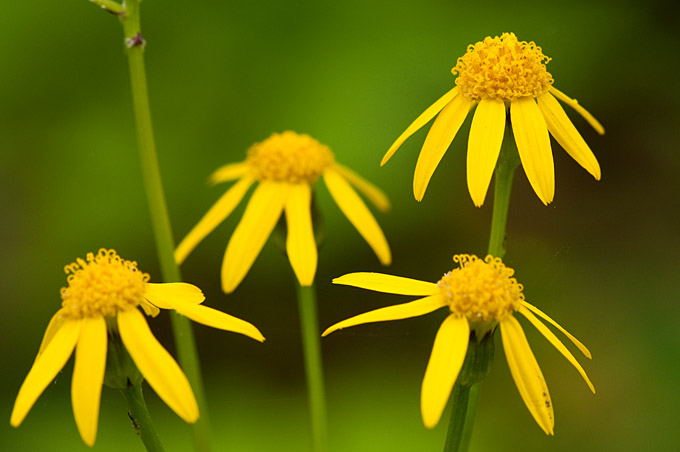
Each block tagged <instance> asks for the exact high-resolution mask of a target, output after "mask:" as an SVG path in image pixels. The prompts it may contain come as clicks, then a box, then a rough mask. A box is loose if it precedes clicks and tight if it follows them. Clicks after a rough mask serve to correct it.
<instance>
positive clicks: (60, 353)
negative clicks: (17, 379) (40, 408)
mask: <svg viewBox="0 0 680 452" xmlns="http://www.w3.org/2000/svg"><path fill="white" fill-rule="evenodd" d="M80 325H81V322H80V320H72V319H67V320H65V321H64V322H63V323H62V325H61V326H60V327H59V329H58V330H57V331H56V333H54V335H53V337H52V340H51V341H49V343H48V344H47V346H46V347H45V349H44V350H43V352H42V353H41V354H40V356H38V358H37V359H36V360H35V362H34V363H33V366H32V367H31V370H30V371H29V372H28V375H26V379H25V380H24V382H23V383H22V385H21V388H20V389H19V394H18V395H17V399H16V401H15V402H14V408H13V409H12V416H11V417H10V421H9V423H10V424H11V425H12V427H18V426H19V424H21V422H22V421H23V420H24V418H25V417H26V415H27V414H28V411H29V410H30V409H31V407H32V406H33V404H34V403H35V401H36V400H38V397H40V394H42V392H43V391H44V390H45V388H46V387H47V385H49V384H50V382H51V381H52V380H54V377H55V376H56V375H57V374H58V373H59V371H60V370H61V369H62V368H63V367H64V365H65V364H66V361H68V358H69V357H70V356H71V353H72V352H73V348H74V347H75V346H76V342H77V341H78V335H79V334H80Z"/></svg>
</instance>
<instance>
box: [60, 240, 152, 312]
mask: <svg viewBox="0 0 680 452" xmlns="http://www.w3.org/2000/svg"><path fill="white" fill-rule="evenodd" d="M64 271H65V272H66V273H67V274H69V273H70V274H69V276H68V278H67V280H68V287H62V288H61V299H62V302H61V306H62V310H63V312H64V315H65V316H68V317H73V318H83V317H97V316H105V317H114V316H115V315H116V314H117V313H118V312H119V311H125V310H129V309H133V308H135V307H136V306H138V305H139V304H140V303H142V302H143V301H144V291H145V290H146V283H147V282H148V281H149V275H148V274H147V273H144V272H141V271H139V269H137V262H132V261H127V260H125V259H122V258H121V257H120V256H118V254H116V252H115V251H114V250H106V249H100V250H99V252H98V253H97V254H96V255H94V254H93V253H88V254H87V257H86V259H85V260H83V259H80V258H78V259H76V261H75V262H73V263H71V264H69V265H67V266H66V267H64Z"/></svg>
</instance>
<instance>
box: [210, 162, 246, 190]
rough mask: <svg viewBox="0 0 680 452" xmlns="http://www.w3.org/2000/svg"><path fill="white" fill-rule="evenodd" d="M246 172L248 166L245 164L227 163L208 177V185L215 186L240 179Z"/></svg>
mask: <svg viewBox="0 0 680 452" xmlns="http://www.w3.org/2000/svg"><path fill="white" fill-rule="evenodd" d="M247 172H248V164H247V163H246V162H239V163H229V164H227V165H224V166H221V167H219V168H217V170H215V172H214V173H212V174H211V175H210V179H209V181H208V183H209V184H210V185H215V184H219V183H221V182H228V181H230V180H236V179H240V178H241V177H242V176H244V175H245V174H246V173H247Z"/></svg>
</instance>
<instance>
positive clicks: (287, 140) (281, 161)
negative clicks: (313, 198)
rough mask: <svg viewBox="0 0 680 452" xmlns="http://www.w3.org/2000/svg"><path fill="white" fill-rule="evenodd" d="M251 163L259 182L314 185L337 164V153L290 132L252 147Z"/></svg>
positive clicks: (312, 139)
mask: <svg viewBox="0 0 680 452" xmlns="http://www.w3.org/2000/svg"><path fill="white" fill-rule="evenodd" d="M247 162H248V164H249V166H250V168H251V171H252V172H253V174H254V175H255V178H256V179H258V180H259V181H276V182H288V183H291V184H298V183H301V182H307V183H310V184H311V183H314V182H316V180H317V178H318V177H319V175H321V173H323V171H324V170H325V169H326V168H327V167H328V166H329V165H331V164H332V163H333V153H332V152H331V150H330V149H329V148H328V146H325V145H323V144H321V143H319V142H318V141H316V140H315V139H314V138H312V137H310V136H309V135H300V134H297V133H295V132H290V131H287V132H283V133H275V134H273V135H272V136H270V137H269V138H267V139H266V140H264V141H262V142H260V143H255V144H254V145H253V146H251V148H250V149H248V158H247Z"/></svg>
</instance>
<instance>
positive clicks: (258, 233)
mask: <svg viewBox="0 0 680 452" xmlns="http://www.w3.org/2000/svg"><path fill="white" fill-rule="evenodd" d="M289 188H290V186H289V185H288V184H283V183H277V182H261V183H260V185H259V186H258V187H257V189H255V192H254V193H253V196H252V197H251V198H250V201H249V202H248V207H246V211H245V213H244V214H243V218H241V221H240V222H239V224H238V226H236V230H235V231H234V234H233V235H232V236H231V239H229V244H228V245H227V250H226V252H225V253H224V260H223V261H222V290H224V291H225V292H226V293H230V292H233V291H234V289H236V287H237V286H238V285H239V284H240V283H241V281H242V280H243V278H245V276H246V274H247V273H248V270H250V267H251V266H252V265H253V262H255V258H257V255H258V254H260V250H262V247H263V246H264V244H265V242H266V241H267V238H269V235H270V234H271V232H272V230H273V229H274V226H276V222H277V221H278V219H279V217H280V216H281V212H282V211H283V207H284V206H285V205H286V201H287V200H288V193H289Z"/></svg>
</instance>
